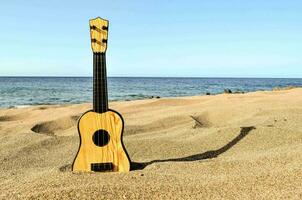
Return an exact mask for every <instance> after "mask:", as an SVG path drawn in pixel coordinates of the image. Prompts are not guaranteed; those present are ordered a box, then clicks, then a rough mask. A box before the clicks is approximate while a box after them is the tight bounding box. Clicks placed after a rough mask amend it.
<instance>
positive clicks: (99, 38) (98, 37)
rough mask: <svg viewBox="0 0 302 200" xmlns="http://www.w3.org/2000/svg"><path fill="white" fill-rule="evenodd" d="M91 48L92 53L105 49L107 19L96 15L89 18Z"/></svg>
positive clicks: (104, 50) (103, 51)
mask: <svg viewBox="0 0 302 200" xmlns="http://www.w3.org/2000/svg"><path fill="white" fill-rule="evenodd" d="M89 25H90V37H91V48H92V51H93V52H94V53H105V52H106V50H107V40H108V26H109V21H108V20H105V19H102V18H100V17H97V18H95V19H91V20H89Z"/></svg>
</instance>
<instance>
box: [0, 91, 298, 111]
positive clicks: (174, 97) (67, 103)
mask: <svg viewBox="0 0 302 200" xmlns="http://www.w3.org/2000/svg"><path fill="white" fill-rule="evenodd" d="M300 88H302V87H280V88H278V87H277V88H273V89H272V90H257V91H250V92H242V93H238V92H237V93H236V92H234V93H228V92H227V91H225V92H223V93H218V94H209V95H206V94H203V95H193V96H171V97H159V96H157V97H152V98H142V99H131V100H109V102H111V103H113V102H119V103H121V102H134V101H144V100H152V99H182V98H184V99H185V98H188V99H190V98H195V97H201V96H217V95H223V94H227V95H238V94H239V95H244V94H251V93H256V92H276V91H286V90H292V89H300ZM80 104H92V102H91V101H87V102H77V103H70V102H65V103H57V104H51V103H48V104H47V103H46V104H42V103H37V104H29V105H15V106H8V107H1V105H0V110H3V109H19V108H28V107H33V106H65V105H80Z"/></svg>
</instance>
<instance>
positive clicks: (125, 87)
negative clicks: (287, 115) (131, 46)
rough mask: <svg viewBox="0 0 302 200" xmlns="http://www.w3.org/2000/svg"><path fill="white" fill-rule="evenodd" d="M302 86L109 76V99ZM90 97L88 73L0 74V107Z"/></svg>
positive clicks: (301, 81)
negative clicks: (46, 75) (83, 75)
mask: <svg viewBox="0 0 302 200" xmlns="http://www.w3.org/2000/svg"><path fill="white" fill-rule="evenodd" d="M286 86H298V87H301V86H302V79H279V78H276V79H271V78H164V77H150V78H146V77H110V78H108V91H109V100H110V101H119V100H135V99H147V98H152V97H157V96H159V97H179V96H195V95H205V94H206V93H210V94H219V93H222V92H223V91H224V89H230V90H232V91H234V92H235V91H240V92H251V91H257V90H272V89H273V88H275V87H286ZM91 101H92V78H91V77H0V107H2V108H7V107H18V106H27V105H44V104H74V103H83V102H91Z"/></svg>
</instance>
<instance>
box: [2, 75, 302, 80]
mask: <svg viewBox="0 0 302 200" xmlns="http://www.w3.org/2000/svg"><path fill="white" fill-rule="evenodd" d="M0 78H93V76H52V75H48V76H45V75H42V76H36V75H33V76H32V75H31V76H27V75H25V76H0ZM108 78H205V79H207V78H208V79H210V78H225V79H227V78H229V79H236V78H237V79H244V78H245V79H248V78H250V79H302V77H232V76H217V77H215V76H213V77H211V76H108Z"/></svg>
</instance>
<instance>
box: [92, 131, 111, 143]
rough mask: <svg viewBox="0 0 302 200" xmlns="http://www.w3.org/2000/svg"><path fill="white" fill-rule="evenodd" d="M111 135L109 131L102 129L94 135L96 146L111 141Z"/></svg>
mask: <svg viewBox="0 0 302 200" xmlns="http://www.w3.org/2000/svg"><path fill="white" fill-rule="evenodd" d="M109 140H110V135H109V133H108V132H107V131H105V130H103V129H100V130H98V131H96V132H95V133H94V134H93V136H92V141H93V143H94V144H95V145H96V146H99V147H103V146H105V145H107V144H108V143H109Z"/></svg>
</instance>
